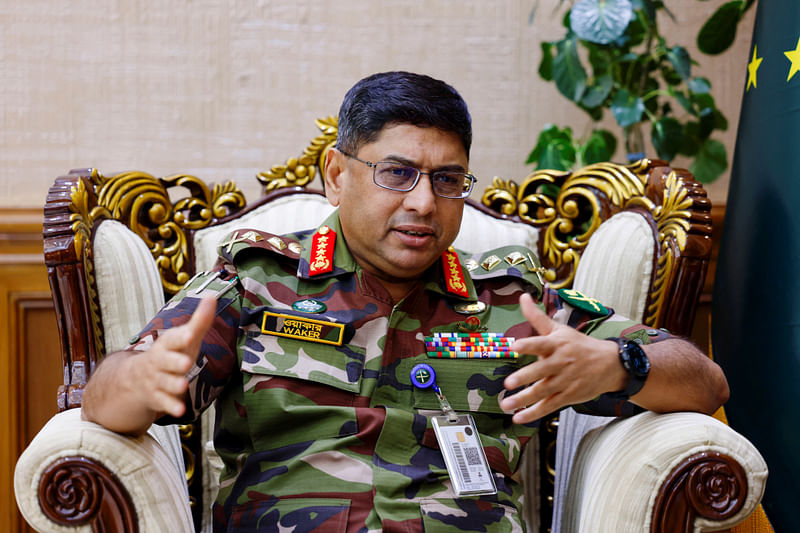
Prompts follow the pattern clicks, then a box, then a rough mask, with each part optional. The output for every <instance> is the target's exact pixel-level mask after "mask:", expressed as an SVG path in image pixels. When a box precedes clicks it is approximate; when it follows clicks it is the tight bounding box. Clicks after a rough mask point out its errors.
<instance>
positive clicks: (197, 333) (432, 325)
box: [83, 72, 728, 532]
mask: <svg viewBox="0 0 800 533" xmlns="http://www.w3.org/2000/svg"><path fill="white" fill-rule="evenodd" d="M470 143H471V126H470V119H469V114H468V112H467V108H466V104H465V103H464V102H463V100H462V99H461V97H460V96H459V95H458V93H457V92H456V91H455V90H454V89H453V88H452V87H450V86H449V85H447V84H445V83H443V82H440V81H438V80H434V79H432V78H429V77H427V76H419V75H415V74H409V73H397V72H395V73H384V74H378V75H374V76H371V77H368V78H365V79H364V80H361V81H360V82H359V83H358V84H356V86H354V87H353V88H352V89H351V90H350V91H349V92H348V94H347V95H346V97H345V101H344V103H343V105H342V109H341V110H340V115H339V140H338V144H337V147H336V148H335V149H332V150H331V151H330V153H329V155H328V159H327V162H326V169H325V170H326V172H325V185H326V194H327V196H328V199H329V201H330V202H331V203H332V204H333V205H335V206H338V208H339V209H338V210H337V211H336V212H335V213H334V214H333V215H331V216H330V217H329V218H328V219H327V220H326V221H325V222H324V223H323V224H322V225H320V226H319V227H317V228H312V229H310V230H308V231H305V232H301V233H297V234H294V235H287V236H276V235H272V234H269V233H265V232H263V231H259V230H255V229H240V230H238V231H236V232H234V233H233V234H232V235H230V236H229V237H228V238H227V239H226V240H225V241H224V242H223V243H222V244H221V246H220V248H219V255H220V262H219V263H218V267H217V268H216V269H215V270H214V271H213V272H210V273H201V274H200V275H198V276H196V277H195V278H194V279H193V280H192V281H190V282H189V283H188V284H187V285H186V286H185V287H184V288H183V290H182V291H181V292H180V293H179V294H178V295H176V297H175V298H174V299H173V300H172V301H170V302H169V303H168V304H167V305H166V306H165V307H164V309H162V311H161V312H159V314H158V315H157V316H156V317H155V318H154V319H153V320H152V321H151V322H150V323H149V324H148V325H147V326H146V327H145V328H144V330H143V332H142V333H141V334H140V335H139V340H138V341H137V342H136V343H135V344H134V345H132V346H130V347H129V349H128V350H126V351H123V352H119V353H118V354H113V355H112V356H109V357H107V358H106V360H105V362H104V363H103V364H102V365H100V366H99V367H98V369H97V371H96V372H95V374H94V375H93V377H92V379H91V380H90V383H89V385H88V386H87V389H86V391H85V394H84V401H83V406H84V416H86V417H87V418H88V419H90V420H93V421H96V422H99V423H101V424H103V425H105V426H106V427H109V428H110V429H113V430H115V431H120V432H129V433H141V432H143V431H146V429H147V427H149V425H150V424H151V423H152V422H153V421H156V420H158V422H159V423H170V422H174V421H175V420H176V419H177V420H181V421H185V420H191V419H194V418H195V417H197V416H198V415H199V413H200V412H201V411H202V410H203V409H204V408H205V407H207V406H208V405H210V404H211V403H212V402H214V401H216V407H217V426H216V432H215V446H216V448H217V451H218V452H219V454H220V455H221V457H222V459H223V461H224V465H225V468H224V471H223V473H222V478H221V483H220V486H221V488H220V493H219V497H218V499H217V503H216V504H215V508H214V521H215V531H261V530H262V529H263V530H270V531H272V530H276V531H277V530H278V529H280V528H287V529H290V530H292V531H295V532H298V531H353V532H355V531H378V530H384V531H408V532H413V531H460V530H470V531H492V532H494V531H523V530H524V525H523V523H522V519H521V515H520V513H519V510H520V506H521V501H522V494H521V486H520V484H519V483H518V470H519V460H520V457H521V453H522V450H523V448H524V446H525V445H526V443H527V442H528V441H529V440H530V439H531V437H532V436H533V435H534V434H535V432H536V427H537V420H538V419H540V418H541V417H542V416H544V415H545V414H547V413H549V412H552V411H555V410H557V409H559V408H561V407H563V406H566V405H575V404H580V405H581V407H582V408H584V409H588V410H591V411H594V412H598V413H599V414H628V413H631V412H633V411H634V410H635V409H637V408H638V409H641V408H647V409H653V410H657V411H670V410H695V411H701V412H706V413H711V412H713V411H714V410H716V408H717V407H718V406H719V405H720V404H721V403H722V402H724V400H725V399H726V398H727V394H728V390H727V383H726V381H725V378H724V375H723V374H722V372H721V370H720V369H719V367H717V366H716V365H715V364H714V363H712V362H711V361H710V360H709V359H708V358H707V357H705V356H704V355H703V354H701V353H700V352H699V351H697V350H696V349H695V348H694V347H692V346H691V344H689V343H687V342H685V341H682V340H679V339H675V338H671V337H669V336H668V335H666V334H665V333H663V332H655V331H654V330H648V329H646V328H645V327H644V326H642V325H639V324H636V323H634V322H631V321H629V320H627V319H625V318H622V317H619V316H618V315H615V314H614V313H613V311H612V310H610V309H607V308H605V307H603V306H602V305H601V304H600V303H599V302H596V301H594V300H592V299H591V298H587V297H585V296H583V295H580V294H576V293H571V292H565V291H559V292H558V293H556V292H554V291H552V290H550V289H548V288H546V287H543V286H542V284H541V282H540V280H539V279H538V277H537V275H536V267H537V265H536V264H534V258H533V256H532V255H531V252H530V251H528V250H526V249H523V248H519V247H506V248H503V249H499V250H492V251H490V252H485V253H479V254H474V255H471V254H469V253H466V252H462V251H457V250H453V249H452V247H451V246H450V245H451V243H452V242H453V240H454V239H455V236H456V234H457V233H458V229H459V226H460V222H461V213H462V209H463V205H464V200H463V199H464V198H466V196H467V195H468V194H469V192H470V191H471V189H472V185H473V183H474V178H473V177H472V176H471V175H470V174H469V173H468V156H469V148H470ZM420 169H421V170H420ZM457 333H467V334H469V333H472V334H473V337H471V338H470V339H474V338H475V335H476V334H482V336H481V337H480V338H481V339H482V340H487V339H492V338H493V335H495V336H499V337H501V338H515V339H517V340H516V341H515V342H513V344H512V345H511V346H510V349H509V348H508V347H506V348H505V351H503V350H504V349H502V348H497V349H494V348H490V349H485V348H480V346H481V344H480V343H479V342H476V343H474V346H473V348H477V349H478V350H479V351H480V350H485V351H483V352H481V353H482V354H483V355H484V357H469V355H470V354H471V353H472V352H469V351H468V350H467V349H466V348H463V349H459V351H458V352H457V354H458V355H460V356H461V357H454V358H449V357H441V355H442V353H441V350H442V348H438V347H437V346H439V345H438V344H437V342H438V340H434V338H435V337H436V334H457ZM650 333H652V334H653V335H652V336H651V335H649V334H650ZM445 337H446V335H445ZM619 337H622V338H626V339H637V340H638V341H639V342H640V343H642V344H643V348H644V350H643V354H640V356H641V357H642V358H644V357H645V355H644V354H646V359H649V364H650V371H649V374H648V373H647V372H646V371H645V372H644V374H643V375H642V374H641V373H639V374H634V373H631V372H632V371H630V372H629V371H628V370H627V369H626V367H624V366H623V364H622V363H621V354H622V353H623V352H625V354H628V349H629V344H628V343H625V342H621V343H619V342H617V341H614V340H606V339H608V338H619ZM653 341H658V342H653ZM637 346H638V345H637ZM630 349H631V350H632V349H633V348H630ZM451 353H455V352H451ZM514 356H516V357H514ZM537 356H538V357H537ZM623 359H624V358H623ZM420 363H423V364H427V365H429V366H427V367H424V368H425V372H423V374H420V373H419V371H418V369H419V368H420V367H419V366H418V365H419V364H420ZM432 374H435V385H436V386H434V387H429V386H427V385H426V384H424V383H422V382H421V381H420V379H415V376H416V378H420V377H425V378H427V377H430V375H432ZM422 381H424V379H422ZM428 385H429V383H428ZM628 396H630V401H625V400H626V398H627V397H628ZM637 406H639V407H637ZM449 407H451V408H452V410H454V411H455V413H457V414H458V415H462V414H463V415H467V414H468V415H471V417H472V419H473V420H474V427H475V428H476V429H477V433H478V434H479V439H480V440H479V441H477V442H479V443H480V444H479V446H480V447H482V450H483V452H484V454H485V457H486V461H487V462H488V469H487V470H486V472H487V474H488V476H489V477H490V478H491V479H493V481H494V485H495V486H496V492H494V493H492V491H481V492H479V493H477V494H469V495H464V494H463V493H462V494H461V495H459V494H458V493H457V490H456V487H454V482H453V479H452V477H453V475H457V474H456V473H454V472H453V471H450V472H448V469H447V467H446V464H445V460H444V457H443V451H442V447H443V446H445V447H447V446H450V445H449V444H447V443H446V442H445V443H444V444H442V442H440V441H439V440H438V439H437V436H436V434H435V431H434V428H433V423H432V421H433V419H434V417H436V416H438V415H443V413H447V412H448V408H449ZM459 420H461V419H460V418H459ZM464 429H465V431H466V433H467V434H468V435H469V434H470V431H471V430H470V429H469V428H468V427H466V426H465V428H464ZM462 436H463V435H461V434H459V439H461V437H462ZM478 455H479V454H473V455H471V456H470V464H472V462H471V461H472V460H473V459H474V460H475V461H476V464H477V463H480V457H478Z"/></svg>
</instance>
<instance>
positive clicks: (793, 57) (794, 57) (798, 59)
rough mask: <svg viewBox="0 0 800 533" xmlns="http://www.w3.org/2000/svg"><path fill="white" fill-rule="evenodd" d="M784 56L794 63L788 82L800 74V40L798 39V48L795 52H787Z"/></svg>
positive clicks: (787, 78)
mask: <svg viewBox="0 0 800 533" xmlns="http://www.w3.org/2000/svg"><path fill="white" fill-rule="evenodd" d="M783 55H785V56H786V57H787V58H789V61H791V62H792V66H791V67H789V76H787V77H786V81H789V80H791V79H792V76H794V75H795V74H797V73H798V72H800V39H797V48H795V49H794V50H787V51H786V52H784V53H783Z"/></svg>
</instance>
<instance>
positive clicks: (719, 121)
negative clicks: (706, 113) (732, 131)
mask: <svg viewBox="0 0 800 533" xmlns="http://www.w3.org/2000/svg"><path fill="white" fill-rule="evenodd" d="M714 128H715V129H718V130H721V131H727V129H728V119H727V118H725V115H723V114H722V112H721V111H720V110H719V109H715V110H714Z"/></svg>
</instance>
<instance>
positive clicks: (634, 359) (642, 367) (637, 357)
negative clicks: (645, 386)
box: [625, 341, 650, 376]
mask: <svg viewBox="0 0 800 533" xmlns="http://www.w3.org/2000/svg"><path fill="white" fill-rule="evenodd" d="M625 351H626V352H628V362H629V364H630V365H631V368H630V370H631V372H633V373H634V374H636V375H638V376H646V375H647V374H648V373H649V372H650V360H649V359H648V358H647V356H646V355H645V353H644V350H642V347H641V346H639V343H636V342H633V341H630V342H628V343H627V344H626V345H625Z"/></svg>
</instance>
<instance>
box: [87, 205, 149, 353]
mask: <svg viewBox="0 0 800 533" xmlns="http://www.w3.org/2000/svg"><path fill="white" fill-rule="evenodd" d="M93 252H94V268H95V277H96V280H97V292H98V294H99V296H100V313H101V314H102V316H103V329H104V332H105V343H106V345H105V352H106V353H112V352H116V351H118V350H121V349H123V348H125V347H126V346H127V344H128V339H130V338H131V336H132V335H134V334H136V333H138V332H139V331H141V329H142V328H143V327H144V326H145V324H147V322H148V321H149V320H150V319H151V318H152V317H154V316H155V314H156V313H157V312H158V310H159V309H161V307H162V306H163V305H164V292H163V288H162V285H161V277H160V275H159V273H158V268H157V267H156V262H155V260H154V259H153V256H152V255H151V254H150V250H148V249H147V246H145V244H144V241H142V240H141V239H140V238H139V236H138V235H136V234H135V233H133V232H132V231H131V230H129V229H128V228H127V227H126V226H125V225H124V224H122V223H120V222H117V221H115V220H105V221H103V222H101V223H100V225H99V226H98V227H97V229H96V230H95V235H94V245H93Z"/></svg>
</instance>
